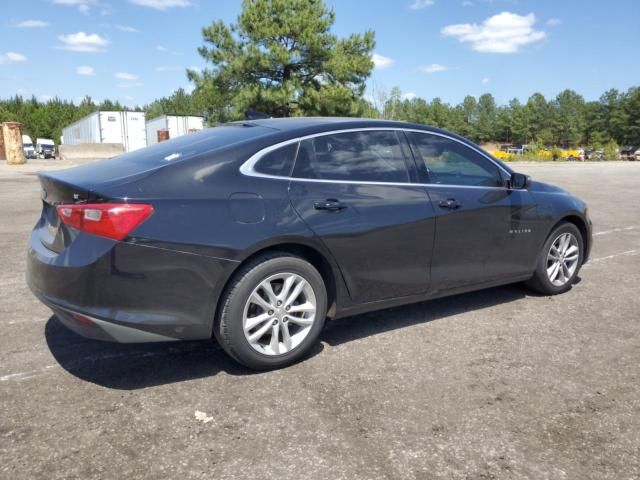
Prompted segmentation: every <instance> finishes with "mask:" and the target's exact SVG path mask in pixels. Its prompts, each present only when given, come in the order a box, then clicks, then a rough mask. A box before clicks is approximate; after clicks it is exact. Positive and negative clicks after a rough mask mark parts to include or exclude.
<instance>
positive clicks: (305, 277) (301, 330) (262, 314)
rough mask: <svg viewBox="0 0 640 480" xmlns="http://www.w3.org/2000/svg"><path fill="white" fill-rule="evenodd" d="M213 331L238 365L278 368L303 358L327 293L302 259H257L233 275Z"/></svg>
mask: <svg viewBox="0 0 640 480" xmlns="http://www.w3.org/2000/svg"><path fill="white" fill-rule="evenodd" d="M221 305H222V307H221V311H220V313H219V316H218V319H217V322H216V326H215V328H214V334H215V336H216V339H217V340H218V343H219V344H220V345H221V346H222V348H223V349H224V350H225V351H226V352H227V353H228V354H229V355H230V356H231V357H233V358H234V359H235V360H236V361H238V362H239V363H241V364H243V365H245V366H247V367H249V368H252V369H255V370H271V369H276V368H282V367H285V366H287V365H291V364H292V363H295V362H297V361H298V360H300V359H301V358H303V357H304V356H305V355H306V354H307V353H308V352H309V350H310V348H311V347H312V346H313V345H314V343H315V342H316V340H317V339H318V336H319V335H320V332H321V331H322V328H323V326H324V321H325V316H326V312H327V293H326V288H325V285H324V281H323V279H322V276H321V275H320V273H318V271H317V270H316V268H315V267H314V266H313V265H311V264H310V263H309V262H307V261H306V260H304V259H302V258H299V257H294V256H291V255H288V254H284V253H272V254H268V255H265V256H262V257H259V258H257V259H255V260H253V261H251V262H250V263H248V264H247V265H245V266H243V267H241V269H240V270H239V271H238V272H237V273H236V274H235V275H234V277H233V278H232V280H231V282H230V284H229V286H228V288H227V289H226V291H225V293H224V295H223V298H222V303H221Z"/></svg>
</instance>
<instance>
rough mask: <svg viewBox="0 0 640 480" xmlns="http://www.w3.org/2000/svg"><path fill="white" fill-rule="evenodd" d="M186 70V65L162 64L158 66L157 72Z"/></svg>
mask: <svg viewBox="0 0 640 480" xmlns="http://www.w3.org/2000/svg"><path fill="white" fill-rule="evenodd" d="M181 70H184V67H181V66H179V65H160V66H159V67H156V72H179V71H181Z"/></svg>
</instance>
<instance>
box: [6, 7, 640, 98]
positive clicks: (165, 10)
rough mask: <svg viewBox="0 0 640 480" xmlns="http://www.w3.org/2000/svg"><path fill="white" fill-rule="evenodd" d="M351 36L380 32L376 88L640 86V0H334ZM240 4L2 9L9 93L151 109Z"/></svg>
mask: <svg viewBox="0 0 640 480" xmlns="http://www.w3.org/2000/svg"><path fill="white" fill-rule="evenodd" d="M327 3H328V4H329V5H331V6H333V7H334V8H335V10H336V17H337V21H336V24H335V28H334V31H335V33H337V34H338V35H340V36H344V35H347V34H349V33H351V32H362V31H364V30H366V29H369V28H371V29H373V30H375V32H376V40H377V45H376V48H375V50H374V52H375V61H376V64H377V67H376V69H375V70H374V72H373V75H372V79H371V80H370V82H369V93H370V94H371V93H373V92H374V91H387V92H388V91H389V90H390V89H391V87H393V86H398V87H400V88H401V89H402V91H403V92H404V93H405V94H406V95H418V96H421V97H424V98H427V99H432V98H434V97H441V98H442V99H444V100H445V101H447V102H452V103H457V102H459V101H461V100H462V98H463V97H464V96H465V95H467V94H471V95H480V94H482V93H485V92H490V93H492V94H493V95H494V96H495V97H496V99H497V101H498V102H499V103H505V102H507V101H508V100H509V99H511V98H514V97H518V98H520V99H521V100H526V98H527V97H528V96H529V95H530V94H532V93H534V92H536V91H539V92H541V93H543V94H544V95H545V96H547V97H552V96H555V95H556V94H557V93H558V92H559V91H560V90H562V89H564V88H572V89H574V90H576V91H578V92H579V93H581V94H582V95H584V96H585V97H586V98H587V99H588V100H594V99H597V98H598V97H599V96H600V94H601V93H603V92H604V91H605V90H607V89H609V88H618V89H621V90H624V89H627V88H629V87H630V86H637V85H639V84H640V61H639V60H638V59H639V58H640V57H639V55H638V46H639V45H640V28H639V23H638V22H639V21H640V0H609V1H607V2H603V1H600V0H598V1H596V0H393V1H383V0H377V1H376V0H328V1H327ZM240 6H241V2H240V0H209V1H205V0H23V1H21V2H15V1H13V2H9V1H5V0H2V1H1V2H0V97H7V96H10V95H14V94H16V93H20V94H23V95H31V94H34V95H35V96H36V97H38V98H40V99H46V98H48V97H52V96H59V97H62V98H68V99H71V100H77V99H79V98H81V97H83V96H84V95H91V96H92V97H93V98H94V99H96V100H102V99H104V98H109V99H114V100H115V99H117V100H120V101H121V102H123V103H124V104H127V105H135V104H145V103H147V102H149V101H151V100H153V99H155V98H158V97H161V96H166V95H169V94H170V93H171V92H172V91H173V90H174V89H176V88H178V87H188V86H189V82H188V80H187V79H186V76H185V69H186V68H187V67H202V66H204V63H203V60H202V59H201V57H200V56H199V55H198V53H197V51H196V49H197V47H198V46H200V45H202V37H201V33H200V29H201V28H202V27H203V26H205V25H208V24H210V23H211V22H212V21H214V20H218V19H222V20H223V21H225V22H226V23H229V22H231V21H234V20H235V18H236V16H237V14H238V13H239V11H240Z"/></svg>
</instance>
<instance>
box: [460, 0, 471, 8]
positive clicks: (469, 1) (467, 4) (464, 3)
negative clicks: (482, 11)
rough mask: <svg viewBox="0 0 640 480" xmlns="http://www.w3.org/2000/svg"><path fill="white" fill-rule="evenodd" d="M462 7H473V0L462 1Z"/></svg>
mask: <svg viewBox="0 0 640 480" xmlns="http://www.w3.org/2000/svg"><path fill="white" fill-rule="evenodd" d="M462 6H463V7H473V2H472V1H471V0H464V1H463V2H462Z"/></svg>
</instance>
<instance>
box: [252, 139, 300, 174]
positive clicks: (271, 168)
mask: <svg viewBox="0 0 640 480" xmlns="http://www.w3.org/2000/svg"><path fill="white" fill-rule="evenodd" d="M297 149H298V143H292V144H290V145H286V146H284V147H281V148H278V149H276V150H273V151H271V152H269V153H267V154H266V155H263V156H262V157H261V158H260V160H258V163H256V164H255V165H254V167H253V169H254V170H255V171H256V172H258V173H264V174H266V175H277V176H279V177H288V176H289V175H291V169H292V168H293V160H294V159H295V157H296V150H297Z"/></svg>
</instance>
